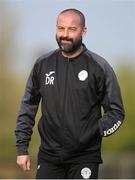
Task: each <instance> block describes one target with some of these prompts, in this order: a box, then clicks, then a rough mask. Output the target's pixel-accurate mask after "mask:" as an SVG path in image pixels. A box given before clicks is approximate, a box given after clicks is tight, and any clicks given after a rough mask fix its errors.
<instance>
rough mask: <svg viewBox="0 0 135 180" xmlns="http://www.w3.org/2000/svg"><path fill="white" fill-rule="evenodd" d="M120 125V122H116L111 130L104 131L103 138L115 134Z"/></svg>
mask: <svg viewBox="0 0 135 180" xmlns="http://www.w3.org/2000/svg"><path fill="white" fill-rule="evenodd" d="M120 125H121V121H118V122H117V123H115V124H114V125H113V127H112V128H110V129H108V130H106V131H104V136H107V135H110V134H112V133H113V132H115V131H116V130H117V129H118V128H119V126H120Z"/></svg>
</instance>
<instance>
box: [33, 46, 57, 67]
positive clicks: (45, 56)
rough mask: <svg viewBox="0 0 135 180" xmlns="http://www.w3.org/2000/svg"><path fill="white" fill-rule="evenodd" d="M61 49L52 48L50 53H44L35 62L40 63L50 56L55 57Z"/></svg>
mask: <svg viewBox="0 0 135 180" xmlns="http://www.w3.org/2000/svg"><path fill="white" fill-rule="evenodd" d="M58 51H59V49H55V50H52V51H50V52H48V53H45V54H42V55H41V56H40V57H39V58H38V59H37V60H36V62H35V64H40V63H42V61H47V60H48V59H50V58H53V56H56V54H57V53H58Z"/></svg>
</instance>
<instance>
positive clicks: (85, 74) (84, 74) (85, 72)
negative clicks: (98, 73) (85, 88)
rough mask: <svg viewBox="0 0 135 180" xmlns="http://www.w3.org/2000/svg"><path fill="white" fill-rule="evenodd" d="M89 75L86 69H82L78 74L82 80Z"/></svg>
mask: <svg viewBox="0 0 135 180" xmlns="http://www.w3.org/2000/svg"><path fill="white" fill-rule="evenodd" d="M87 77H88V72H87V71H86V70H82V71H80V72H79V74H78V78H79V80H80V81H85V80H86V79H87Z"/></svg>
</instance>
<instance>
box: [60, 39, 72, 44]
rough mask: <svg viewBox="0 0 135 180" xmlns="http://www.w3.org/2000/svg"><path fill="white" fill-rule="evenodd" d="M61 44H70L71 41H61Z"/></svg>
mask: <svg viewBox="0 0 135 180" xmlns="http://www.w3.org/2000/svg"><path fill="white" fill-rule="evenodd" d="M61 43H62V44H71V41H69V40H68V41H67V40H61Z"/></svg>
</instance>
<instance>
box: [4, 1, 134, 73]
mask: <svg viewBox="0 0 135 180" xmlns="http://www.w3.org/2000/svg"><path fill="white" fill-rule="evenodd" d="M7 2H8V7H9V8H10V11H11V12H13V13H14V14H15V16H16V19H17V24H16V32H15V45H16V48H15V53H16V63H15V67H16V70H17V71H18V72H23V73H24V72H26V70H29V69H30V68H31V66H32V64H33V63H34V62H35V60H36V58H37V57H38V55H40V53H39V52H40V49H41V52H45V53H46V51H47V52H48V51H51V50H52V49H55V48H57V47H58V46H57V43H56V40H55V30H56V18H57V15H58V14H59V13H60V11H62V10H64V9H67V8H76V9H79V10H80V11H82V12H83V14H84V15H85V18H86V26H87V29H88V32H87V34H86V37H85V38H84V40H83V41H84V43H85V45H86V46H87V48H88V49H89V50H91V51H93V52H95V53H97V54H99V55H101V56H102V57H104V58H105V59H106V60H107V61H108V62H109V63H110V64H111V65H112V66H113V67H114V68H117V67H118V66H119V65H121V64H123V63H125V64H131V65H132V66H135V1H134V0H8V1H7ZM41 55H42V54H41ZM123 61H124V62H123Z"/></svg>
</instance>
